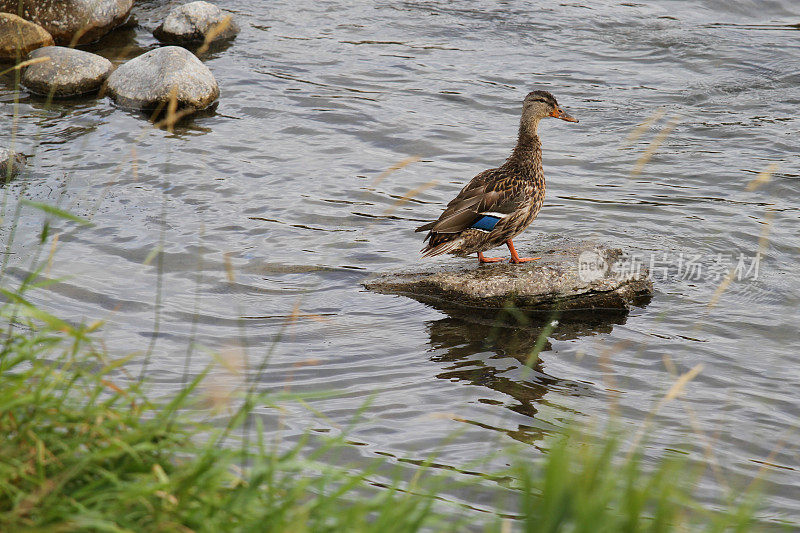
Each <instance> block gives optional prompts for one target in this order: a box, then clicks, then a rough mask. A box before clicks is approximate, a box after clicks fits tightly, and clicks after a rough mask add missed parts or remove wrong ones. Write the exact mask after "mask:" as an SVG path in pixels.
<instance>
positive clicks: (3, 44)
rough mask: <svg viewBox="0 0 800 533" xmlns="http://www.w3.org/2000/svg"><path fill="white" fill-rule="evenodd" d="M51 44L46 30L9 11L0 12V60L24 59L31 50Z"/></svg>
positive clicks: (51, 39)
mask: <svg viewBox="0 0 800 533" xmlns="http://www.w3.org/2000/svg"><path fill="white" fill-rule="evenodd" d="M52 44H53V37H51V36H50V34H49V33H47V30H45V29H44V28H42V27H41V26H38V25H36V24H34V23H33V22H28V21H27V20H25V19H23V18H20V17H18V16H16V15H13V14H11V13H0V61H17V59H20V60H22V59H25V56H27V55H28V53H29V52H30V51H31V50H36V49H37V48H41V47H42V46H50V45H52Z"/></svg>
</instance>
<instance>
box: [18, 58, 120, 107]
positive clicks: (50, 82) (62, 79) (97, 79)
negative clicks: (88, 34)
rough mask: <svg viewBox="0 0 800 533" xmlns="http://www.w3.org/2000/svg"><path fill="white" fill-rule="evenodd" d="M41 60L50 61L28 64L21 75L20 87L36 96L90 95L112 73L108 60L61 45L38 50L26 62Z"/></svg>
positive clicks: (112, 67)
mask: <svg viewBox="0 0 800 533" xmlns="http://www.w3.org/2000/svg"><path fill="white" fill-rule="evenodd" d="M40 57H49V58H50V60H49V61H44V62H42V63H36V64H35V65H31V66H30V67H28V68H26V69H25V73H24V74H23V75H22V85H24V86H25V87H26V88H27V89H28V90H29V91H31V92H32V93H36V94H42V95H48V96H49V95H51V94H52V95H53V96H55V97H68V96H75V95H79V94H86V93H92V92H95V91H97V90H98V89H100V87H101V86H102V85H103V82H104V81H105V80H106V78H107V77H108V75H109V74H111V72H113V70H114V65H112V64H111V61H109V60H108V59H106V58H104V57H100V56H99V55H97V54H92V53H90V52H84V51H83V50H75V49H74V48H64V47H63V46H47V47H45V48H39V49H38V50H35V51H33V52H32V53H31V55H30V56H29V59H36V58H40Z"/></svg>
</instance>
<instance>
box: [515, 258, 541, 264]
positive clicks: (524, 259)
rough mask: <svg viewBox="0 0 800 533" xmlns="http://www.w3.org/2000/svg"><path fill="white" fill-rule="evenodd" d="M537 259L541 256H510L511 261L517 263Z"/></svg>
mask: <svg viewBox="0 0 800 533" xmlns="http://www.w3.org/2000/svg"><path fill="white" fill-rule="evenodd" d="M537 259H541V257H516V258H515V257H512V258H511V261H510V262H511V263H514V264H518V263H527V262H528V261H536V260H537Z"/></svg>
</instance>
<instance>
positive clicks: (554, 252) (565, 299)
mask: <svg viewBox="0 0 800 533" xmlns="http://www.w3.org/2000/svg"><path fill="white" fill-rule="evenodd" d="M553 244H554V245H553V246H551V247H549V248H548V249H547V250H546V251H538V252H534V253H533V255H534V256H535V257H540V259H539V260H538V261H532V262H529V263H522V264H519V265H511V264H508V263H492V264H485V265H479V264H478V262H477V260H470V261H466V260H463V259H462V260H458V259H447V260H443V261H439V262H437V263H435V264H432V265H429V266H427V267H421V268H416V269H414V270H412V271H399V272H389V273H384V274H380V275H378V276H377V277H375V278H373V279H370V280H368V281H367V282H366V283H364V286H365V287H366V288H367V289H369V290H372V291H376V292H381V293H389V294H402V295H406V296H410V297H412V298H414V299H416V300H419V301H422V302H425V303H429V304H431V305H433V306H434V307H437V308H445V309H446V308H448V307H453V308H469V309H472V310H480V311H492V312H496V311H497V310H499V309H503V308H505V307H507V306H509V305H513V306H515V307H516V308H518V309H520V310H522V311H525V312H552V311H564V312H580V313H582V314H587V313H588V314H604V313H614V312H616V313H620V312H622V313H626V312H628V311H629V310H630V306H631V305H637V304H641V303H645V302H646V301H647V300H649V298H650V296H651V295H652V293H653V284H652V282H651V281H650V278H649V274H648V272H647V269H646V268H644V267H642V266H641V265H639V268H638V271H636V269H635V268H634V267H635V263H634V262H630V261H627V260H626V256H625V255H624V254H623V252H622V250H620V249H618V248H610V247H607V246H605V245H603V244H599V243H596V242H573V243H570V242H563V241H562V242H559V243H553Z"/></svg>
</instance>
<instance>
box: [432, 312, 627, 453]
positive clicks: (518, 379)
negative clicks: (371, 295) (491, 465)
mask: <svg viewBox="0 0 800 533" xmlns="http://www.w3.org/2000/svg"><path fill="white" fill-rule="evenodd" d="M440 310H441V309H440ZM503 313H504V312H501V314H500V315H499V316H498V317H497V318H495V319H493V320H492V319H488V318H484V319H480V318H478V319H476V318H475V317H474V316H473V317H470V318H466V317H465V315H463V314H461V313H458V312H454V311H453V310H450V312H448V314H449V315H450V316H448V317H446V318H443V319H439V320H434V321H430V322H428V324H427V328H428V333H429V335H430V345H431V351H432V352H433V354H434V355H433V356H432V357H431V360H432V361H434V362H436V363H439V364H442V366H443V371H442V372H441V373H439V374H437V376H436V377H438V378H441V379H446V380H449V381H458V382H464V383H466V384H469V385H480V386H484V387H488V388H489V389H492V390H494V391H497V392H500V393H502V394H504V395H506V396H508V397H510V400H509V401H506V402H505V403H502V402H500V401H498V400H496V399H480V400H478V401H480V402H481V403H484V404H489V405H498V406H500V405H502V406H503V407H505V408H507V409H509V410H511V411H513V412H515V413H518V414H521V415H524V416H527V417H530V418H531V422H532V424H530V425H529V424H524V425H523V424H520V425H518V427H517V428H516V429H506V428H499V427H492V426H489V425H487V424H486V423H484V422H478V421H473V420H464V421H465V422H467V423H469V424H473V425H477V426H480V427H484V428H487V429H493V430H495V431H501V432H504V433H506V434H508V435H509V436H510V437H511V438H513V439H516V440H519V441H521V442H525V443H529V444H532V443H534V442H535V441H538V440H541V439H542V437H543V436H544V431H546V428H548V427H551V425H550V423H547V422H544V421H539V420H536V419H537V413H538V411H539V406H540V405H541V404H542V403H543V401H545V400H544V397H545V395H546V394H547V392H548V391H551V390H558V391H560V392H561V393H562V394H567V395H571V396H574V395H584V394H591V393H592V387H591V386H590V385H588V384H585V383H581V382H578V381H574V380H569V379H562V378H559V377H555V376H552V375H550V374H548V373H547V372H546V371H545V367H546V366H547V364H546V360H547V359H548V357H549V355H548V354H547V352H550V351H552V346H551V343H550V339H552V340H559V341H561V340H571V339H577V338H579V337H582V336H591V335H596V334H598V333H610V332H611V330H612V329H613V327H614V325H615V324H624V323H625V319H626V317H625V316H619V315H617V316H614V317H606V318H604V319H602V320H601V319H596V320H594V321H591V320H586V319H584V320H582V321H579V322H576V321H573V320H570V319H569V318H567V319H566V320H561V321H558V323H557V324H556V325H555V326H553V320H554V319H555V316H553V315H551V316H549V317H539V318H538V319H528V318H526V317H522V316H518V317H516V318H515V317H514V316H513V315H508V314H507V313H506V316H502V315H503ZM519 320H521V321H526V320H527V323H525V324H520V323H519Z"/></svg>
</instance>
